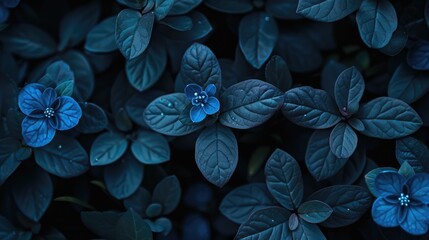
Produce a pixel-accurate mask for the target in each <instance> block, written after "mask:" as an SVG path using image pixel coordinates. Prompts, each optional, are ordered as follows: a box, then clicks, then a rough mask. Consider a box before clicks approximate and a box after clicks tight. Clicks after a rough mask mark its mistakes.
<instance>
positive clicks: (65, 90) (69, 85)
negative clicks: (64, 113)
mask: <svg viewBox="0 0 429 240" xmlns="http://www.w3.org/2000/svg"><path fill="white" fill-rule="evenodd" d="M73 89H74V81H67V82H63V83H61V84H59V85H58V86H57V87H56V88H55V92H57V94H58V96H71V95H72V94H73Z"/></svg>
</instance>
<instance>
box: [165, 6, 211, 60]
mask: <svg viewBox="0 0 429 240" xmlns="http://www.w3.org/2000/svg"><path fill="white" fill-rule="evenodd" d="M189 17H191V18H192V26H193V27H192V29H190V30H189V31H176V30H173V29H171V28H170V27H166V28H164V29H162V30H161V31H162V33H163V35H165V36H166V37H167V38H168V39H169V40H170V41H180V42H179V43H178V42H171V43H170V44H168V45H167V47H169V48H170V50H169V54H170V55H174V56H176V54H178V53H180V54H178V55H180V56H182V55H183V52H182V51H181V50H178V46H180V45H177V44H184V46H180V48H186V47H188V46H189V43H188V42H189V41H190V42H194V41H196V40H200V39H203V38H204V37H206V36H207V35H208V34H209V33H211V32H212V30H213V28H212V26H211V24H210V22H209V20H208V19H207V18H206V17H205V16H204V14H202V13H200V12H197V11H195V12H192V13H190V14H189ZM180 48H179V49H180Z"/></svg>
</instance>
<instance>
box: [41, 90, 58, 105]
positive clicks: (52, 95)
mask: <svg viewBox="0 0 429 240" xmlns="http://www.w3.org/2000/svg"><path fill="white" fill-rule="evenodd" d="M56 99H57V93H56V92H55V90H54V89H53V88H46V89H45V91H43V95H42V102H43V106H44V107H45V108H49V107H52V104H53V103H54V102H55V100H56Z"/></svg>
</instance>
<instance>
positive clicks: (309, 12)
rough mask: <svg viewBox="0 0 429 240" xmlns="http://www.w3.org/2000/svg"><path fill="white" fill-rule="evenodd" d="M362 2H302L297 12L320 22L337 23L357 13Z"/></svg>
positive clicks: (333, 0)
mask: <svg viewBox="0 0 429 240" xmlns="http://www.w3.org/2000/svg"><path fill="white" fill-rule="evenodd" d="M360 5H361V0H300V1H299V3H298V8H297V9H296V12H297V13H299V14H302V15H304V16H305V17H307V18H310V19H313V20H316V21H320V22H335V21H338V20H340V19H342V18H345V17H346V16H347V15H349V14H351V13H352V12H354V11H356V10H357V9H358V8H359V6H360Z"/></svg>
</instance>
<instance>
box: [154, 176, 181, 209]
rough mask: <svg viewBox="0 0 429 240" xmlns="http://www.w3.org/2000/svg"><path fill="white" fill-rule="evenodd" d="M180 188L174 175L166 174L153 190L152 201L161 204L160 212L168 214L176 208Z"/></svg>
mask: <svg viewBox="0 0 429 240" xmlns="http://www.w3.org/2000/svg"><path fill="white" fill-rule="evenodd" d="M180 196H181V189H180V183H179V180H178V179H177V177H176V176H174V175H172V176H168V177H165V178H164V179H162V180H161V181H160V182H159V183H158V184H157V185H156V186H155V189H154V190H153V194H152V202H153V203H159V204H161V205H162V209H163V211H162V213H163V214H164V215H167V214H170V213H171V212H173V211H174V209H176V208H177V206H178V205H179V202H180Z"/></svg>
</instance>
